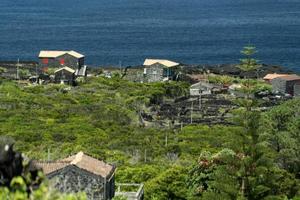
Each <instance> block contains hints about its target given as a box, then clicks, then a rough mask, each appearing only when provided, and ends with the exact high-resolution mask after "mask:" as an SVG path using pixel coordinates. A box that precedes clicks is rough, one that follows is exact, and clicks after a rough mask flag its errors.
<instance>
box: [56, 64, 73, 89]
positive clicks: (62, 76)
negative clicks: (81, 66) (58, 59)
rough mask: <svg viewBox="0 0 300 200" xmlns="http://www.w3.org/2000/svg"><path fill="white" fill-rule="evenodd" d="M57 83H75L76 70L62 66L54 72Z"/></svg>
mask: <svg viewBox="0 0 300 200" xmlns="http://www.w3.org/2000/svg"><path fill="white" fill-rule="evenodd" d="M54 81H55V83H61V84H69V85H74V83H75V70H74V69H71V68H70V67H62V68H60V69H58V70H56V71H55V72H54Z"/></svg>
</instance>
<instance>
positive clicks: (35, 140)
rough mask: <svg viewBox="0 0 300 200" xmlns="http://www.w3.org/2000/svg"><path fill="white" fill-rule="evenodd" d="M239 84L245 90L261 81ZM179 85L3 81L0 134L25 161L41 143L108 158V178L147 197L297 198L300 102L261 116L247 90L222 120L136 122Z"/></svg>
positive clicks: (250, 65) (245, 65)
mask: <svg viewBox="0 0 300 200" xmlns="http://www.w3.org/2000/svg"><path fill="white" fill-rule="evenodd" d="M248 51H249V52H248ZM253 51H254V50H253V49H252V48H250V49H247V48H246V49H245V54H246V56H247V58H246V60H242V61H241V66H242V67H241V69H243V70H244V71H248V70H250V69H251V70H256V69H257V64H256V63H257V62H256V61H255V60H253V59H252V58H251V55H252V53H253ZM251 52H252V53H251ZM248 54H249V55H248ZM247 59H248V60H247ZM221 79H222V80H221V82H223V83H224V82H225V81H226V82H234V81H236V80H231V78H226V77H223V78H221ZM229 79H230V81H228V80H229ZM238 83H239V84H241V85H242V91H243V92H245V93H246V94H251V93H253V92H254V91H255V88H257V87H259V88H260V87H263V86H264V84H263V83H261V82H259V81H257V80H247V79H246V80H244V79H239V80H238ZM187 89H188V85H187V84H186V83H181V82H170V83H151V84H145V83H144V84H141V83H132V82H129V81H125V80H122V79H121V78H120V77H119V76H117V75H115V76H113V78H112V79H106V78H101V77H99V78H89V79H87V80H86V81H83V82H81V83H79V86H77V87H74V88H71V87H69V86H62V85H44V86H28V87H24V86H19V85H17V83H14V82H11V81H5V80H4V81H2V82H1V84H0V102H1V104H0V124H1V126H0V135H2V136H9V137H12V138H13V139H14V140H15V141H16V145H15V148H16V149H17V150H18V151H21V152H24V153H26V154H27V155H28V156H29V157H31V158H37V159H46V158H47V152H48V149H49V150H50V152H51V158H52V159H56V158H61V157H65V156H67V155H69V154H73V153H77V152H78V151H80V150H82V151H84V152H86V153H87V154H90V155H92V156H94V157H96V158H99V159H104V160H106V161H108V162H110V163H113V164H115V165H116V166H117V167H118V170H117V174H116V181H117V182H127V183H130V182H131V183H140V182H143V183H144V184H145V199H146V200H147V199H151V200H154V199H159V200H168V199H176V200H181V199H182V200H183V199H191V200H194V199H222V200H223V199H224V200H226V199H240V200H242V199H282V200H284V199H299V198H300V180H299V179H300V174H299V170H300V160H299V158H300V149H299V142H300V135H299V133H300V121H299V114H300V99H294V100H291V101H288V102H286V103H284V104H282V105H279V106H277V107H274V108H273V109H271V110H270V111H267V112H265V113H261V112H259V111H258V109H256V108H257V105H258V104H259V102H257V101H256V100H254V99H251V98H249V95H246V96H245V97H244V98H240V99H236V101H235V103H236V104H237V105H239V108H238V109H237V110H235V111H234V112H233V113H232V114H233V117H232V119H231V120H232V125H230V126H229V125H228V126H221V125H215V126H211V127H209V126H206V125H190V126H185V127H183V128H182V130H179V129H169V128H147V127H143V124H142V123H141V120H140V113H141V111H143V110H148V109H149V107H150V106H152V107H155V106H159V105H160V103H161V102H163V101H166V100H169V99H174V98H176V97H180V96H184V95H186V94H187V91H188V90H187ZM40 190H43V193H47V191H46V190H47V188H46V187H43V186H42V187H41V189H40ZM40 190H38V191H36V192H37V193H39V192H40ZM44 190H45V191H44ZM0 193H1V194H2V195H3V194H4V196H6V195H8V193H7V190H5V189H2V190H1V192H0ZM9 195H11V194H9ZM0 197H1V196H0ZM59 198H60V197H58V199H59ZM66 198H67V197H66ZM68 198H69V199H72V198H73V197H72V196H70V197H68ZM37 199H39V198H37ZM52 199H55V198H52ZM63 199H65V198H63ZM115 199H122V197H116V198H115Z"/></svg>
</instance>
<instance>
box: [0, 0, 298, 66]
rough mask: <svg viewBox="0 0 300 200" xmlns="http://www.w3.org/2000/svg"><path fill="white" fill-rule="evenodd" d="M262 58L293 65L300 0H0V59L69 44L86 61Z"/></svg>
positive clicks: (30, 56) (208, 61)
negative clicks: (244, 53)
mask: <svg viewBox="0 0 300 200" xmlns="http://www.w3.org/2000/svg"><path fill="white" fill-rule="evenodd" d="M248 44H251V45H255V46H256V47H257V50H258V53H257V55H256V58H257V59H259V60H260V61H261V63H266V64H273V65H281V66H285V67H287V68H289V69H292V70H298V71H300V0H0V60H2V61H6V60H17V59H18V58H19V59H20V60H37V56H38V53H39V51H40V50H46V49H47V50H76V51H78V52H80V53H82V54H85V55H86V63H87V64H89V65H93V66H103V65H119V64H121V65H122V66H129V65H139V64H142V63H143V60H144V59H145V58H164V59H170V60H175V61H178V62H181V63H187V64H221V63H237V62H239V59H240V58H241V54H240V50H241V49H242V47H243V46H246V45H248Z"/></svg>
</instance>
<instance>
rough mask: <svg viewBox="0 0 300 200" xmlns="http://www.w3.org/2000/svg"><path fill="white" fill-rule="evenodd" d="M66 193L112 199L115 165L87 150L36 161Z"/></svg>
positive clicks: (94, 198)
mask: <svg viewBox="0 0 300 200" xmlns="http://www.w3.org/2000/svg"><path fill="white" fill-rule="evenodd" d="M34 164H35V165H36V166H37V167H38V168H41V169H42V170H43V172H44V174H45V175H46V176H47V178H48V179H49V184H50V186H51V187H54V188H56V189H57V190H59V191H60V192H63V193H76V192H85V193H86V194H87V197H88V199H89V200H110V199H112V198H113V197H114V195H115V169H116V168H115V167H114V166H113V165H110V164H107V163H105V162H103V161H101V160H97V159H95V158H92V157H90V156H88V155H86V154H84V153H83V152H79V153H77V154H76V155H73V156H70V157H67V158H65V159H62V160H57V161H54V162H34Z"/></svg>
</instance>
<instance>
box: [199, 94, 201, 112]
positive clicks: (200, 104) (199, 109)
mask: <svg viewBox="0 0 300 200" xmlns="http://www.w3.org/2000/svg"><path fill="white" fill-rule="evenodd" d="M200 110H201V93H200V95H199V112H200Z"/></svg>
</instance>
